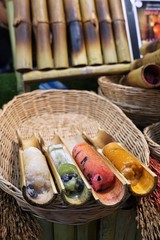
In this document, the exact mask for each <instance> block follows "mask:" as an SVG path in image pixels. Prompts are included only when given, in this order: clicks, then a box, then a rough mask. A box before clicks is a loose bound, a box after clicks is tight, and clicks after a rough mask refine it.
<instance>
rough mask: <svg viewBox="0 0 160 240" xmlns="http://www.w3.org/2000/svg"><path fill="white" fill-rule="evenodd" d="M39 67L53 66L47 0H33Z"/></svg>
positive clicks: (48, 67) (47, 67)
mask: <svg viewBox="0 0 160 240" xmlns="http://www.w3.org/2000/svg"><path fill="white" fill-rule="evenodd" d="M31 7H32V15H33V27H34V35H35V41H36V61H37V67H38V69H41V70H42V69H50V68H53V58H52V51H51V42H50V29H49V20H48V12H47V3H46V0H34V1H31Z"/></svg>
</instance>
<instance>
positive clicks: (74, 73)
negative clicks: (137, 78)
mask: <svg viewBox="0 0 160 240" xmlns="http://www.w3.org/2000/svg"><path fill="white" fill-rule="evenodd" d="M129 70H130V64H126V63H125V64H116V65H114V64H111V65H101V66H96V67H95V66H86V67H79V68H71V67H70V68H68V69H64V70H63V71H62V70H54V69H53V70H50V71H44V72H43V71H37V70H36V71H32V72H28V73H25V74H23V81H24V83H25V84H27V83H28V84H29V83H31V82H37V81H39V82H40V81H42V82H43V81H44V79H45V80H46V79H47V80H48V81H53V79H57V78H59V79H70V78H71V77H86V76H87V77H91V76H100V75H106V74H108V75H112V74H113V75H116V74H121V73H122V74H124V73H128V72H129Z"/></svg>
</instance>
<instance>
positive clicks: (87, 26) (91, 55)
mask: <svg viewBox="0 0 160 240" xmlns="http://www.w3.org/2000/svg"><path fill="white" fill-rule="evenodd" d="M84 33H85V44H86V51H87V57H88V64H89V65H97V64H102V63H103V59H102V52H101V45H100V37H99V28H98V27H96V26H95V25H94V23H93V22H91V21H88V22H85V23H84Z"/></svg>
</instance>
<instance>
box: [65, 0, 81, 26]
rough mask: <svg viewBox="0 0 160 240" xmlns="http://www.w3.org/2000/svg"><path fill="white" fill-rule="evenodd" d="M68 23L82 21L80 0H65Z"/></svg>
mask: <svg viewBox="0 0 160 240" xmlns="http://www.w3.org/2000/svg"><path fill="white" fill-rule="evenodd" d="M64 8H65V13H66V20H67V23H70V22H73V21H81V13H80V7H79V0H64Z"/></svg>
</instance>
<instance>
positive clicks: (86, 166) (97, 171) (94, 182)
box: [72, 142, 115, 192]
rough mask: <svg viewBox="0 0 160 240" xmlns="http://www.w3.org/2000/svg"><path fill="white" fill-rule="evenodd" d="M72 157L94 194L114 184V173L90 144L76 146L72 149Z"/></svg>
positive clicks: (83, 143)
mask: <svg viewBox="0 0 160 240" xmlns="http://www.w3.org/2000/svg"><path fill="white" fill-rule="evenodd" d="M72 155H73V158H74V159H75V161H76V163H77V164H78V166H79V168H80V169H81V171H82V173H83V174H84V176H85V177H86V179H87V180H88V182H89V183H90V185H91V186H92V188H93V189H94V190H95V191H96V192H99V191H103V190H106V189H107V188H109V187H111V186H112V185H113V184H114V182H115V175H114V173H113V172H112V171H111V170H110V169H109V167H108V166H107V164H106V162H105V161H104V160H103V158H102V157H101V156H100V155H99V154H98V152H97V151H96V150H95V149H94V148H93V147H92V146H91V145H90V144H88V143H87V142H82V143H79V144H77V145H76V146H75V147H74V148H73V151H72Z"/></svg>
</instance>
